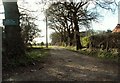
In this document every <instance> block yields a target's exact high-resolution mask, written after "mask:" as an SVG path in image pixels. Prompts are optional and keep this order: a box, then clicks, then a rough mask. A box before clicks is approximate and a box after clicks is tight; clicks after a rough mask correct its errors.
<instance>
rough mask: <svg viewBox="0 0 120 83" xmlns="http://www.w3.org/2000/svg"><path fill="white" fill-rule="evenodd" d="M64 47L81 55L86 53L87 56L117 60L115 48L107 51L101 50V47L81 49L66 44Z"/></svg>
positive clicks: (117, 55) (117, 54)
mask: <svg viewBox="0 0 120 83" xmlns="http://www.w3.org/2000/svg"><path fill="white" fill-rule="evenodd" d="M65 49H67V50H70V51H74V52H77V53H80V54H83V55H87V56H92V57H96V58H99V59H103V60H110V61H115V62H119V63H120V61H119V53H118V52H117V51H116V49H113V50H112V51H110V52H108V51H105V50H101V49H94V50H91V49H87V48H84V49H81V50H78V51H77V50H76V49H75V47H72V46H68V47H65Z"/></svg>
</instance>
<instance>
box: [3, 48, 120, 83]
mask: <svg viewBox="0 0 120 83" xmlns="http://www.w3.org/2000/svg"><path fill="white" fill-rule="evenodd" d="M50 55H51V56H50V57H48V59H47V61H46V62H44V63H42V67H41V65H35V66H32V67H30V68H27V69H26V68H24V69H23V70H22V72H21V73H17V72H15V74H13V75H12V76H10V77H9V78H4V81H115V80H117V79H118V65H117V64H115V63H112V62H107V61H103V60H99V59H97V58H93V57H89V56H85V55H81V54H79V53H77V52H71V51H68V50H65V49H62V48H57V47H54V48H53V49H51V50H50ZM24 70H25V71H24Z"/></svg>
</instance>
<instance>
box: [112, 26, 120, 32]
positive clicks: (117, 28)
mask: <svg viewBox="0 0 120 83" xmlns="http://www.w3.org/2000/svg"><path fill="white" fill-rule="evenodd" d="M116 32H117V33H119V32H120V24H117V26H116V27H115V29H113V31H112V33H116Z"/></svg>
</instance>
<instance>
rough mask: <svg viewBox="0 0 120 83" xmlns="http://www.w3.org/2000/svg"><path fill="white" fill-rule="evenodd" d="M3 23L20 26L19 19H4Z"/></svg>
mask: <svg viewBox="0 0 120 83" xmlns="http://www.w3.org/2000/svg"><path fill="white" fill-rule="evenodd" d="M3 25H5V26H8V25H13V26H18V25H19V19H3Z"/></svg>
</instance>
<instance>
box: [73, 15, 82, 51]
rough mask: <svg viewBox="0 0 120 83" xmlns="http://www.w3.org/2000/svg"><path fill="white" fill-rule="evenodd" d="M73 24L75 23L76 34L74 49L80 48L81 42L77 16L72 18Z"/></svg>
mask: <svg viewBox="0 0 120 83" xmlns="http://www.w3.org/2000/svg"><path fill="white" fill-rule="evenodd" d="M74 25H75V35H76V50H79V49H82V48H83V47H82V44H81V42H80V33H79V26H78V20H77V17H75V18H74Z"/></svg>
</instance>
